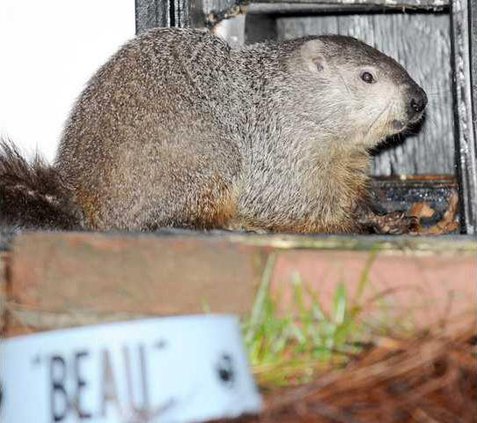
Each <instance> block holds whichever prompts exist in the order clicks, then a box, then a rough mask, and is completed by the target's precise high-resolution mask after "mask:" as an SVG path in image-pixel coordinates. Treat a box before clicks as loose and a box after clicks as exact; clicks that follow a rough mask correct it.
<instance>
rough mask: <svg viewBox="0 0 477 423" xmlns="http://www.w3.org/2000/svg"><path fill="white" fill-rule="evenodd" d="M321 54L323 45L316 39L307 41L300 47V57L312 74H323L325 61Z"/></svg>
mask: <svg viewBox="0 0 477 423" xmlns="http://www.w3.org/2000/svg"><path fill="white" fill-rule="evenodd" d="M322 52H323V43H322V42H321V41H320V40H318V39H315V40H310V41H307V42H306V43H305V44H303V46H302V47H301V56H302V58H303V59H304V62H305V64H306V66H307V68H308V69H310V70H311V71H312V72H323V71H324V70H325V69H326V59H325V57H324V55H323V53H322Z"/></svg>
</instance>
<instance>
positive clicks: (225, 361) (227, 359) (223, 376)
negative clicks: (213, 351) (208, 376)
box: [216, 354, 235, 388]
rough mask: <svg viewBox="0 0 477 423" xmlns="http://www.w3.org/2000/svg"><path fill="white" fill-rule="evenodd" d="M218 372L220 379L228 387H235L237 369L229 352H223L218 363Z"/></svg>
mask: <svg viewBox="0 0 477 423" xmlns="http://www.w3.org/2000/svg"><path fill="white" fill-rule="evenodd" d="M216 370H217V374H218V375H219V379H220V381H221V382H222V383H223V384H224V385H226V386H227V387H229V388H231V387H233V385H234V383H235V369H234V365H233V361H232V357H231V356H230V355H229V354H222V355H221V356H220V358H219V361H218V363H217V365H216Z"/></svg>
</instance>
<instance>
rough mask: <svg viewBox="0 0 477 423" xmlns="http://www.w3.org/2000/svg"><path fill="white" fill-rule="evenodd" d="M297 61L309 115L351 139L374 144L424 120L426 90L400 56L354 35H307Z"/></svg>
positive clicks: (297, 77)
mask: <svg viewBox="0 0 477 423" xmlns="http://www.w3.org/2000/svg"><path fill="white" fill-rule="evenodd" d="M295 52H298V54H297V55H295V57H294V60H293V68H294V70H293V73H294V77H295V81H296V83H297V84H300V85H301V88H303V89H300V93H301V94H300V104H297V108H300V107H303V112H304V113H306V114H307V115H308V116H307V118H308V119H310V120H313V121H315V122H318V123H320V125H322V126H323V129H324V130H325V131H329V132H330V133H333V131H336V132H338V133H340V134H342V135H344V138H346V139H348V140H349V142H350V143H358V144H364V145H365V146H367V147H372V146H374V145H375V144H376V143H377V142H379V141H380V140H382V139H384V138H385V137H387V136H390V135H393V134H397V133H399V132H401V131H403V130H404V129H406V128H407V127H409V125H412V124H413V123H415V122H417V121H419V120H420V119H421V118H422V116H423V113H424V109H425V107H426V104H427V96H426V93H425V92H424V90H423V89H422V88H421V87H419V85H417V84H416V82H414V81H413V79H412V78H411V77H410V76H409V74H408V73H407V72H406V70H405V69H404V68H403V67H402V66H401V65H400V64H399V63H397V62H396V61H395V60H393V59H391V58H390V57H388V56H386V55H385V54H383V53H381V52H380V51H378V50H376V49H374V48H372V47H370V46H368V45H367V44H365V43H363V42H361V41H358V40H356V39H354V38H351V37H344V36H338V35H329V36H320V37H310V38H306V39H304V40H303V43H302V44H301V45H300V47H299V48H298V49H297V50H295Z"/></svg>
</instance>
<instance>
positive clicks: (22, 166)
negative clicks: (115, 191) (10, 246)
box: [0, 139, 81, 230]
mask: <svg viewBox="0 0 477 423" xmlns="http://www.w3.org/2000/svg"><path fill="white" fill-rule="evenodd" d="M0 224H1V225H2V226H5V225H8V226H13V227H15V228H19V229H58V230H68V229H79V228H80V227H81V213H80V211H79V208H78V207H77V206H76V205H75V204H74V202H73V200H72V195H71V191H70V190H69V189H68V186H67V184H66V183H65V182H64V181H63V180H62V178H61V176H60V174H59V172H58V171H57V170H56V169H55V168H54V167H53V166H50V165H48V164H47V163H46V162H45V161H44V160H43V159H42V158H41V157H40V156H38V155H36V156H35V157H34V159H33V160H32V161H31V162H30V163H29V162H28V161H27V160H26V159H25V158H24V157H22V155H21V154H20V153H19V151H18V149H17V148H16V147H15V146H14V145H13V143H11V142H10V141H5V140H3V139H0Z"/></svg>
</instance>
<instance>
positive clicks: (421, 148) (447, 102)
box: [277, 13, 455, 175]
mask: <svg viewBox="0 0 477 423" xmlns="http://www.w3.org/2000/svg"><path fill="white" fill-rule="evenodd" d="M277 33H278V39H279V40H286V39H292V38H296V37H301V36H305V35H313V34H316V35H318V34H327V33H332V34H333V33H334V34H342V35H350V36H353V37H356V38H359V39H361V40H363V41H365V42H367V43H369V44H370V45H372V46H375V47H377V48H378V49H380V50H382V51H383V52H384V53H386V54H389V55H390V56H392V57H394V58H395V59H396V60H398V61H399V62H400V63H401V64H403V66H404V67H405V68H406V69H407V70H408V71H409V73H410V74H411V76H413V77H414V79H415V80H416V81H417V82H418V83H420V84H421V85H422V86H423V88H424V89H425V90H426V92H427V93H428V95H429V106H428V109H427V112H426V119H425V122H424V125H423V126H422V128H420V131H419V133H418V134H417V135H410V136H407V137H406V139H405V142H402V141H398V140H397V139H396V140H394V142H391V143H388V144H387V146H386V147H385V148H382V149H381V150H380V151H379V153H378V154H377V155H376V158H375V163H374V172H373V173H374V174H376V175H410V174H411V175H415V174H433V173H434V174H454V169H455V146H454V117H453V94H452V81H451V78H450V75H451V64H450V60H449V58H450V57H451V54H450V48H451V47H450V38H449V34H450V21H449V15H447V14H425V13H421V14H419V13H416V14H412V15H408V14H386V15H382V14H355V15H332V16H313V17H279V18H278V19H277Z"/></svg>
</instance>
